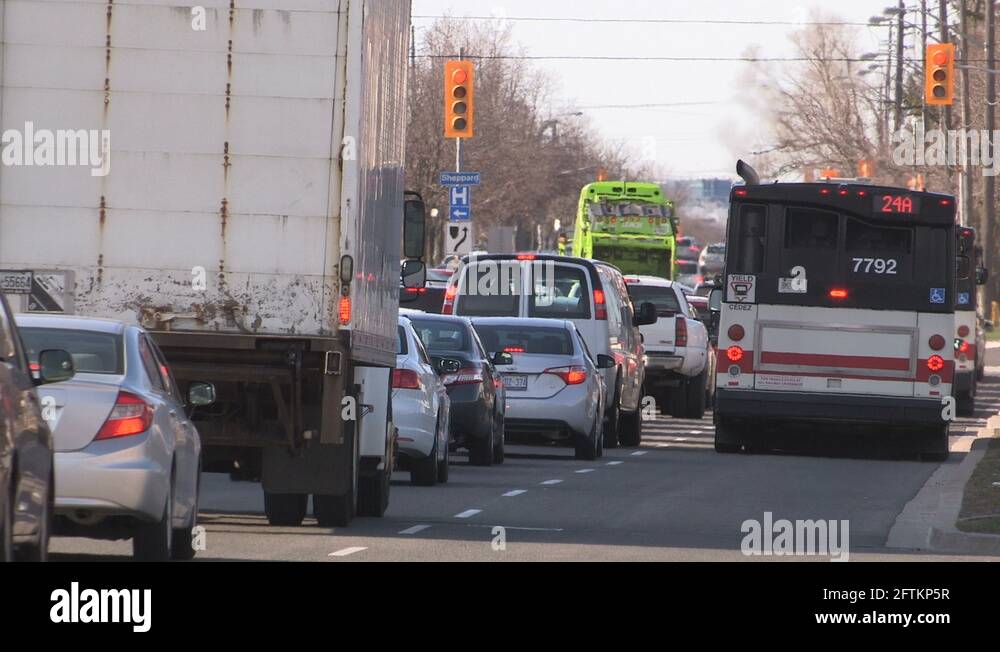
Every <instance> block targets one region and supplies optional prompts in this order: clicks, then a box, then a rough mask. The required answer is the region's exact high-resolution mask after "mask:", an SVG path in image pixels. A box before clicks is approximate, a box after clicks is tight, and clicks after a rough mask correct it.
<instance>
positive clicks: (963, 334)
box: [958, 326, 969, 337]
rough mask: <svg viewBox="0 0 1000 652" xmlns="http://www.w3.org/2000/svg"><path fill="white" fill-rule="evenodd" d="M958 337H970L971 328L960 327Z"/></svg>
mask: <svg viewBox="0 0 1000 652" xmlns="http://www.w3.org/2000/svg"><path fill="white" fill-rule="evenodd" d="M958 336H959V337H968V336H969V327H968V326H959V327H958Z"/></svg>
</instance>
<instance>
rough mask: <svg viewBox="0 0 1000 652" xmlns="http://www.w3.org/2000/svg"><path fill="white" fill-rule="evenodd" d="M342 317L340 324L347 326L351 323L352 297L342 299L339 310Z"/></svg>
mask: <svg viewBox="0 0 1000 652" xmlns="http://www.w3.org/2000/svg"><path fill="white" fill-rule="evenodd" d="M337 312H338V314H339V315H340V323H341V324H343V325H344V326H346V325H347V324H350V323H351V297H340V308H339V309H338V310H337Z"/></svg>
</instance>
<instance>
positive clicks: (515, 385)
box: [472, 317, 616, 460]
mask: <svg viewBox="0 0 1000 652" xmlns="http://www.w3.org/2000/svg"><path fill="white" fill-rule="evenodd" d="M472 325H473V327H474V328H475V329H476V332H477V333H479V338H480V339H481V340H482V341H483V345H484V346H485V347H486V350H487V351H488V352H489V354H490V355H491V356H493V355H497V354H500V356H501V357H505V358H506V360H503V362H505V363H506V364H502V365H501V364H498V365H497V368H498V369H499V371H500V372H501V374H502V375H503V383H504V388H505V390H506V393H507V414H506V417H505V428H504V432H505V438H506V439H507V440H508V441H510V440H516V439H521V440H525V439H536V440H537V439H539V438H541V439H542V440H543V441H547V442H550V443H552V442H560V441H561V442H567V443H570V444H572V445H573V446H574V447H575V449H576V457H577V459H583V460H593V459H595V458H597V457H601V456H602V455H603V454H604V419H603V415H604V379H603V376H602V375H601V373H600V370H601V369H610V368H612V367H614V366H615V365H616V363H615V360H614V358H611V357H609V356H606V355H598V356H597V357H596V358H594V357H593V356H592V355H591V353H590V351H589V350H588V349H587V344H586V343H585V342H584V340H583V336H581V335H580V332H579V331H578V330H577V328H576V326H575V325H574V324H573V322H571V321H561V320H555V319H517V318H510V317H501V318H491V319H487V318H484V319H473V320H472ZM498 360H499V358H498Z"/></svg>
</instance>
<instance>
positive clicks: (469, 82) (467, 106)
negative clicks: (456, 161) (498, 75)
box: [444, 61, 476, 138]
mask: <svg viewBox="0 0 1000 652" xmlns="http://www.w3.org/2000/svg"><path fill="white" fill-rule="evenodd" d="M475 75H476V73H475V69H474V68H473V65H472V62H471V61H446V62H445V64H444V136H445V138H472V135H473V126H474V124H475V117H476V108H475V106H476V104H475V100H476V93H475Z"/></svg>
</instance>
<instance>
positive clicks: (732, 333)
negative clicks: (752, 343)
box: [727, 324, 747, 342]
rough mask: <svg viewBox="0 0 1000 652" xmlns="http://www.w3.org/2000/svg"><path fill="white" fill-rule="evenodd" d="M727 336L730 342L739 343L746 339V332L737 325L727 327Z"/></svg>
mask: <svg viewBox="0 0 1000 652" xmlns="http://www.w3.org/2000/svg"><path fill="white" fill-rule="evenodd" d="M727 334H728V335H729V339H731V340H732V341H734V342H741V341H742V340H743V338H744V337H746V335H747V332H746V330H745V329H744V328H743V327H742V326H740V325H739V324H734V325H732V326H730V327H729V332H728V333H727Z"/></svg>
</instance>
